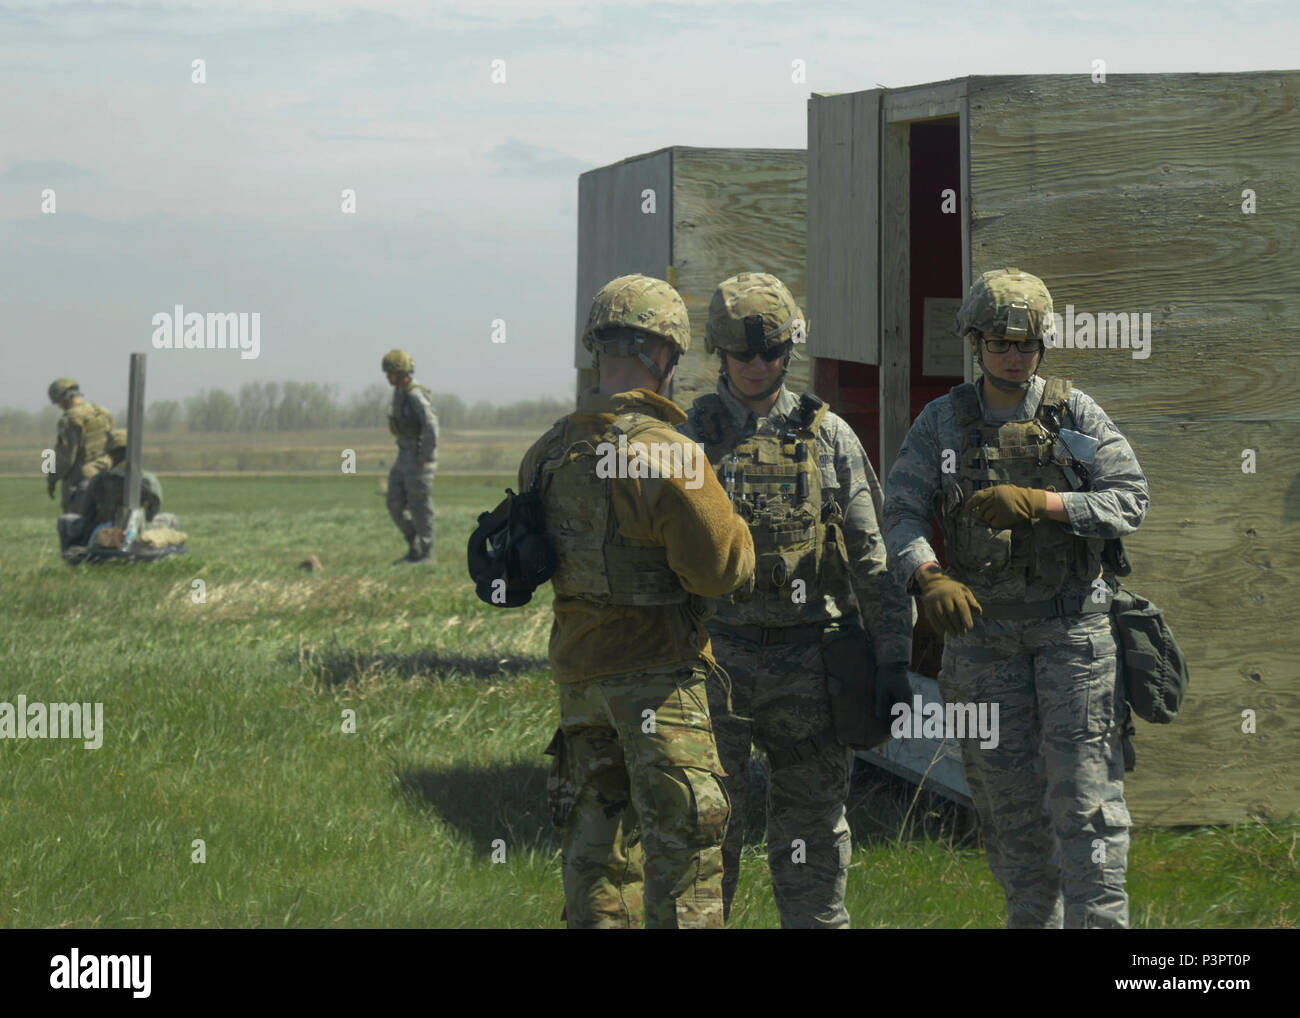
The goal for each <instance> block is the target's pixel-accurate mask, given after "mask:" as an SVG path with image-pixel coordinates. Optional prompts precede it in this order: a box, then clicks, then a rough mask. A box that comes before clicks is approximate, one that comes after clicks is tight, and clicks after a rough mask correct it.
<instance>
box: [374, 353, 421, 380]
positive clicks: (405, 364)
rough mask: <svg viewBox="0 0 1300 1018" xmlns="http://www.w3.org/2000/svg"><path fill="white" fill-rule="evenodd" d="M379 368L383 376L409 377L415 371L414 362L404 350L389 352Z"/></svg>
mask: <svg viewBox="0 0 1300 1018" xmlns="http://www.w3.org/2000/svg"><path fill="white" fill-rule="evenodd" d="M379 366H380V367H381V368H382V369H383V371H384V374H389V373H391V374H395V375H409V374H410V373H411V372H412V371H414V370H415V360H414V358H412V357H411V355H410V354H409V353H407V352H406V351H405V350H389V351H388V353H386V354H384V359H383V360H382V361H380V362H379Z"/></svg>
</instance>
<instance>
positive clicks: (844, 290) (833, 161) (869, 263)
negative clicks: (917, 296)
mask: <svg viewBox="0 0 1300 1018" xmlns="http://www.w3.org/2000/svg"><path fill="white" fill-rule="evenodd" d="M882 94H883V90H882V89H873V90H871V91H867V92H853V93H850V94H848V95H814V96H812V97H811V98H809V100H808V238H809V244H808V276H809V279H808V304H809V306H808V314H809V316H810V319H811V323H812V328H811V330H810V331H809V335H808V345H809V348H810V350H811V351H812V353H813V355H814V356H816V357H828V358H835V359H837V360H848V361H855V362H857V363H860V364H878V363H879V361H880V301H879V299H878V293H879V285H880V284H879V246H880V97H881V95H882ZM904 212H906V206H904ZM904 299H906V297H905V296H904Z"/></svg>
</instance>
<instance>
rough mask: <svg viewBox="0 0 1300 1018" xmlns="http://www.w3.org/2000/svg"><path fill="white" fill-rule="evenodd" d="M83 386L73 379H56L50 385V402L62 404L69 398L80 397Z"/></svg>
mask: <svg viewBox="0 0 1300 1018" xmlns="http://www.w3.org/2000/svg"><path fill="white" fill-rule="evenodd" d="M80 390H81V386H79V385H78V384H77V383H76V382H74V381H73V380H72V379H71V378H56V379H55V380H54V381H52V382H51V383H50V402H51V403H61V402H63V401H64V400H65V399H67V398H68V397H69V396H78V395H80V394H81V393H80Z"/></svg>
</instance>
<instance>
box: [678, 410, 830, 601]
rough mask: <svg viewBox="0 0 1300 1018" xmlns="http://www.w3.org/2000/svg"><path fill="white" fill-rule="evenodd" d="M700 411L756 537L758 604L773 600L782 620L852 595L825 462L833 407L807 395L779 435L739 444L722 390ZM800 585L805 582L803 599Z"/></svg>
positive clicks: (703, 434)
mask: <svg viewBox="0 0 1300 1018" xmlns="http://www.w3.org/2000/svg"><path fill="white" fill-rule="evenodd" d="M695 406H696V408H697V413H698V416H697V421H698V427H699V432H700V444H701V445H703V446H704V452H705V454H706V455H707V456H708V457H709V463H710V464H712V465H713V468H714V469H715V470H716V471H717V473H718V479H719V480H720V481H721V482H722V485H723V487H724V488H725V489H726V492H727V497H728V498H730V499H731V501H732V504H733V505H734V506H735V508H736V512H737V514H739V515H740V516H741V517H742V518H743V519H744V520H745V522H746V523H748V524H749V531H750V535H751V536H752V537H753V540H754V557H755V564H754V600H755V601H757V600H759V599H760V598H761V599H764V600H766V601H769V602H771V609H772V610H771V611H770V612H767V613H766V614H767V615H768V617H773V618H780V617H782V616H788V615H790V608H791V606H792V605H794V604H804V603H807V604H816V603H818V602H819V601H820V599H821V597H823V596H826V595H829V596H831V597H836V598H841V597H847V596H848V595H849V594H850V593H851V587H850V584H849V570H848V563H849V554H848V547H847V545H846V544H845V542H844V528H843V523H844V515H843V511H842V510H841V508H840V506H839V504H838V503H837V502H836V501H835V499H834V498H833V496H832V494H831V492H829V491H825V492H824V491H823V490H822V473H821V467H820V465H819V463H818V453H817V433H818V431H819V430H820V428H821V425H822V421H823V420H824V419H825V417H826V411H827V406H826V404H825V402H823V401H822V400H821V399H819V398H818V397H816V396H814V395H813V394H812V393H805V394H804V395H803V396H800V397H799V404H798V406H797V407H796V408H795V409H794V411H793V412H792V413H791V414H790V416H789V417H788V418H786V423H785V426H784V427H783V428H782V429H781V431H780V433H779V434H758V435H751V436H750V437H748V438H745V439H739V436H738V435H737V434H736V431H735V426H734V423H733V421H732V418H731V415H730V414H729V413H728V412H727V408H726V406H725V405H724V404H723V402H722V398H721V397H720V396H719V395H718V394H717V393H710V394H709V395H707V396H702V397H700V399H698V400H697V401H696V403H695ZM738 439H739V440H738ZM796 580H800V581H802V582H803V587H802V593H803V595H804V596H803V599H802V600H801V601H798V602H796V601H795V599H794V597H793V593H794V582H795V581H796ZM764 607H765V609H766V606H764Z"/></svg>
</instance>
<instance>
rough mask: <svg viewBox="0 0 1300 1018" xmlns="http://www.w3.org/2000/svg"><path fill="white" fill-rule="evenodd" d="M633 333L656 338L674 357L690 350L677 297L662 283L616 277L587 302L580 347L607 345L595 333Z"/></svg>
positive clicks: (683, 307) (686, 323) (683, 312)
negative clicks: (584, 326) (625, 331)
mask: <svg viewBox="0 0 1300 1018" xmlns="http://www.w3.org/2000/svg"><path fill="white" fill-rule="evenodd" d="M620 329H636V330H637V331H639V332H646V333H649V334H650V335H652V336H658V337H659V338H660V339H662V340H664V341H665V342H666V343H668V345H669V346H671V347H672V348H673V349H674V350H676V351H677V352H678V353H686V351H687V350H689V349H690V348H691V320H690V317H689V316H688V315H687V313H686V303H685V301H683V300H682V298H681V294H679V293H678V292H677V291H676V290H674V289H673V288H672V287H671V286H669V285H668V284H667V283H665V282H664V281H663V280H662V279H655V278H653V277H652V276H643V275H640V274H633V275H630V276H619V277H618V278H617V279H612V280H610V281H609V282H608V283H606V284H605V285H604V286H602V287H601V288H600V292H599V293H598V294H596V298H595V300H593V301H592V302H591V313H590V314H588V315H587V327H586V328H585V329H584V330H583V332H582V345H583V346H585V347H586V348H587V349H588V350H592V349H594V345H593V344H600V343H602V342H608V340H607V339H606V338H605V337H604V336H602V335H596V334H597V333H605V332H607V331H609V332H613V331H615V330H620Z"/></svg>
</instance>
